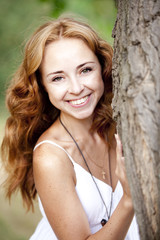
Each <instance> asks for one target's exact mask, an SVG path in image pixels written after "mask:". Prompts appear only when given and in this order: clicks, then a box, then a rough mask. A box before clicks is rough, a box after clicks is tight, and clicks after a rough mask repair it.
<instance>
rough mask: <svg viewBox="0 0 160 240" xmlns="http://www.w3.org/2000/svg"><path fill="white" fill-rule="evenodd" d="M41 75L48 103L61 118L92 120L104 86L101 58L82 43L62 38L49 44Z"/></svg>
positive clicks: (77, 40)
mask: <svg viewBox="0 0 160 240" xmlns="http://www.w3.org/2000/svg"><path fill="white" fill-rule="evenodd" d="M41 73H42V81H43V85H44V87H45V89H46V91H47V93H48V96H49V99H50V101H51V103H52V104H53V105H54V106H55V107H56V108H58V109H59V110H60V111H61V114H66V115H70V116H72V117H74V118H77V119H85V118H88V117H90V116H92V114H93V112H94V109H95V107H96V105H97V103H98V101H99V100H100V98H101V96H102V94H103V91H104V84H103V80H102V75H101V65H100V63H99V61H98V58H97V57H96V55H95V54H94V53H93V52H92V50H91V49H90V48H89V47H88V46H87V45H86V44H85V43H84V42H83V41H82V40H79V39H74V38H62V39H60V40H57V41H54V42H52V43H50V44H48V45H47V46H46V48H45V52H44V57H43V61H42V64H41Z"/></svg>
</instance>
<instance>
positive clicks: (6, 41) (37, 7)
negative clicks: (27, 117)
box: [0, 0, 50, 110]
mask: <svg viewBox="0 0 160 240" xmlns="http://www.w3.org/2000/svg"><path fill="white" fill-rule="evenodd" d="M49 13H50V6H49V4H48V3H43V4H40V2H39V0H27V1H26V0H14V1H13V0H4V1H1V7H0V22H1V24H0V36H1V39H0V43H1V44H0V53H1V54H0V103H1V104H0V108H1V109H4V96H5V89H6V85H7V83H8V81H9V80H10V78H11V74H12V73H13V72H14V71H15V69H16V68H17V66H18V64H19V62H20V59H21V48H22V43H23V42H24V41H25V40H26V39H27V38H28V35H30V33H31V32H32V31H33V29H34V28H35V27H36V26H37V25H39V21H40V19H42V17H44V16H48V15H49ZM1 109H0V110H1Z"/></svg>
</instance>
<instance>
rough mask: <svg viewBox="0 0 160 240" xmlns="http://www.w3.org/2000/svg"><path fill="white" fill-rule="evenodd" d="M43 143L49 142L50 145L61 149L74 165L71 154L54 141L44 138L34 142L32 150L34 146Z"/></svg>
mask: <svg viewBox="0 0 160 240" xmlns="http://www.w3.org/2000/svg"><path fill="white" fill-rule="evenodd" d="M43 143H49V144H52V145H54V146H56V147H58V148H60V149H62V150H63V151H64V152H65V153H66V154H67V156H68V157H69V159H70V160H71V162H72V163H73V165H74V163H75V162H74V160H73V158H72V157H71V155H70V154H69V153H68V152H67V151H66V150H65V149H64V148H63V147H61V146H60V145H58V144H57V143H55V142H53V141H51V140H44V141H41V142H39V143H38V144H36V146H35V147H34V149H33V151H35V150H36V148H37V147H39V146H40V145H42V144H43Z"/></svg>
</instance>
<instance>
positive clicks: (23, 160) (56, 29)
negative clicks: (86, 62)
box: [1, 18, 115, 209]
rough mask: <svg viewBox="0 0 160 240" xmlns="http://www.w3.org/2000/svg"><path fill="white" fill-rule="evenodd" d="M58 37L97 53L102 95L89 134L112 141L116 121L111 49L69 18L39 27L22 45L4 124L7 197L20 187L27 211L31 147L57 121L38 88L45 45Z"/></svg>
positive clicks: (32, 194) (32, 195) (32, 193)
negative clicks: (101, 78)
mask: <svg viewBox="0 0 160 240" xmlns="http://www.w3.org/2000/svg"><path fill="white" fill-rule="evenodd" d="M59 38H78V39H81V40H82V41H84V42H85V43H86V44H87V45H88V46H89V47H90V49H91V50H92V51H93V52H94V53H95V54H96V56H97V57H98V59H99V62H100V64H101V66H102V77H103V81H104V86H105V90H104V94H103V96H102V98H101V99H100V101H99V103H98V105H97V107H96V109H95V112H94V118H93V124H92V127H91V130H92V131H95V130H96V131H97V132H98V133H99V135H100V136H101V137H102V138H103V139H106V136H107V139H108V141H109V142H111V141H112V138H113V134H114V132H115V122H114V121H113V119H112V108H111V100H112V77H111V70H112V55H113V50H112V47H111V46H110V45H109V44H108V43H107V42H106V41H104V40H102V39H101V38H100V37H99V36H98V35H97V33H96V32H95V31H94V30H93V29H92V28H91V27H90V26H88V25H87V24H85V23H83V22H79V21H77V20H74V19H70V18H59V19H57V20H54V21H49V22H47V23H46V24H44V25H42V26H41V27H40V28H39V29H38V30H37V31H36V32H35V33H34V34H33V36H32V37H31V39H30V40H29V41H28V43H27V44H26V47H25V53H24V60H23V62H22V64H21V65H20V67H19V69H18V71H17V72H16V73H15V75H14V78H13V80H12V83H11V85H10V87H9V88H8V91H7V97H6V101H7V106H8V109H9V111H10V117H9V118H8V120H7V122H6V128H5V136H4V139H3V142H2V146H1V152H2V160H3V163H4V166H5V169H6V170H7V172H8V178H7V179H6V182H5V186H6V189H7V196H8V197H9V198H10V197H11V195H12V193H13V192H15V191H16V190H17V189H20V191H21V194H22V198H23V201H24V203H25V204H26V205H27V207H28V209H30V207H31V206H32V207H33V201H32V200H33V199H34V198H35V196H36V189H35V184H34V179H33V166H32V154H33V147H34V145H35V143H36V141H37V140H38V138H39V137H40V135H41V134H42V133H43V132H44V131H45V130H46V129H47V128H48V127H49V126H50V125H51V124H52V123H53V122H54V121H55V120H56V119H57V117H58V116H59V110H58V109H56V108H55V107H54V106H53V105H52V104H51V103H50V101H49V99H48V95H47V93H46V92H45V90H44V88H43V86H42V84H41V73H40V65H41V62H42V59H43V54H44V50H45V46H46V45H47V44H48V43H50V42H53V41H55V40H57V39H59Z"/></svg>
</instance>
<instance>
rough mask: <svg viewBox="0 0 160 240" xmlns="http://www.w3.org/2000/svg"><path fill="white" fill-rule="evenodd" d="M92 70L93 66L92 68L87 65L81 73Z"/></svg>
mask: <svg viewBox="0 0 160 240" xmlns="http://www.w3.org/2000/svg"><path fill="white" fill-rule="evenodd" d="M91 71H92V68H90V67H86V68H84V69H82V71H81V73H84V74H85V73H88V72H91Z"/></svg>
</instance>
